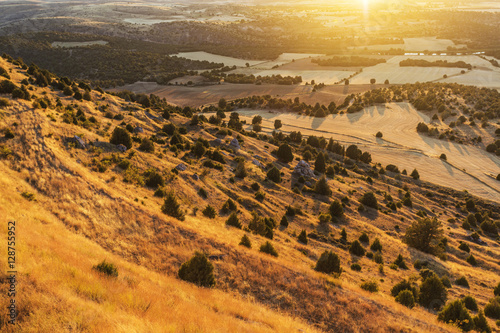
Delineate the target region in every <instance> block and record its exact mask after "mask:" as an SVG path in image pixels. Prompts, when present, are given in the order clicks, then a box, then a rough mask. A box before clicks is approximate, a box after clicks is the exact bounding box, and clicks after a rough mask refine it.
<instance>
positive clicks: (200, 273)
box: [178, 252, 215, 287]
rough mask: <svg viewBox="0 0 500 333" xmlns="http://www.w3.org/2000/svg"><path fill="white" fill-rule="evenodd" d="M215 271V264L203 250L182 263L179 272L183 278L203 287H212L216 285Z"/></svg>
mask: <svg viewBox="0 0 500 333" xmlns="http://www.w3.org/2000/svg"><path fill="white" fill-rule="evenodd" d="M213 271H214V266H213V265H212V263H211V262H210V261H208V259H207V256H206V255H205V254H203V253H201V252H195V254H194V256H193V257H192V258H191V259H189V260H188V261H186V262H185V263H183V264H182V265H181V268H180V269H179V273H178V274H179V278H180V279H181V280H184V281H188V282H191V283H195V284H197V285H199V286H201V287H212V286H213V285H215V277H214V274H213Z"/></svg>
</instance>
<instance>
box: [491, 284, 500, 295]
mask: <svg viewBox="0 0 500 333" xmlns="http://www.w3.org/2000/svg"><path fill="white" fill-rule="evenodd" d="M493 295H495V296H500V282H498V284H497V286H496V287H495V288H494V289H493Z"/></svg>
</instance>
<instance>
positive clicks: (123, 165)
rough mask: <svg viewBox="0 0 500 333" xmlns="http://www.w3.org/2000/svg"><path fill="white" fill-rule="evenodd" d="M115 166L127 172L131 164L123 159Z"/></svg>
mask: <svg viewBox="0 0 500 333" xmlns="http://www.w3.org/2000/svg"><path fill="white" fill-rule="evenodd" d="M117 165H118V167H119V168H121V169H123V170H127V169H128V168H130V165H131V163H130V161H129V160H126V159H123V160H121V161H120V162H118V164H117Z"/></svg>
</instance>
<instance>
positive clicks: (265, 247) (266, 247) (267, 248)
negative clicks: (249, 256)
mask: <svg viewBox="0 0 500 333" xmlns="http://www.w3.org/2000/svg"><path fill="white" fill-rule="evenodd" d="M259 251H260V252H263V253H267V254H270V255H272V256H274V257H277V256H278V252H277V251H276V250H275V249H274V246H273V245H272V244H271V243H270V242H265V243H264V244H262V245H261V246H260V249H259Z"/></svg>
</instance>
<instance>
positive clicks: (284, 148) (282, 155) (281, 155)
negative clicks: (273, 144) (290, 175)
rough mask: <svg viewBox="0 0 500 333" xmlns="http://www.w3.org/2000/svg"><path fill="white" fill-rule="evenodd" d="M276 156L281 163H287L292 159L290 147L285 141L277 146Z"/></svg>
mask: <svg viewBox="0 0 500 333" xmlns="http://www.w3.org/2000/svg"><path fill="white" fill-rule="evenodd" d="M277 156H278V159H279V160H280V161H281V162H283V163H289V162H291V161H293V153H292V148H291V147H290V146H289V145H288V144H287V143H284V144H282V145H281V146H280V147H279V148H278V152H277Z"/></svg>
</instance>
